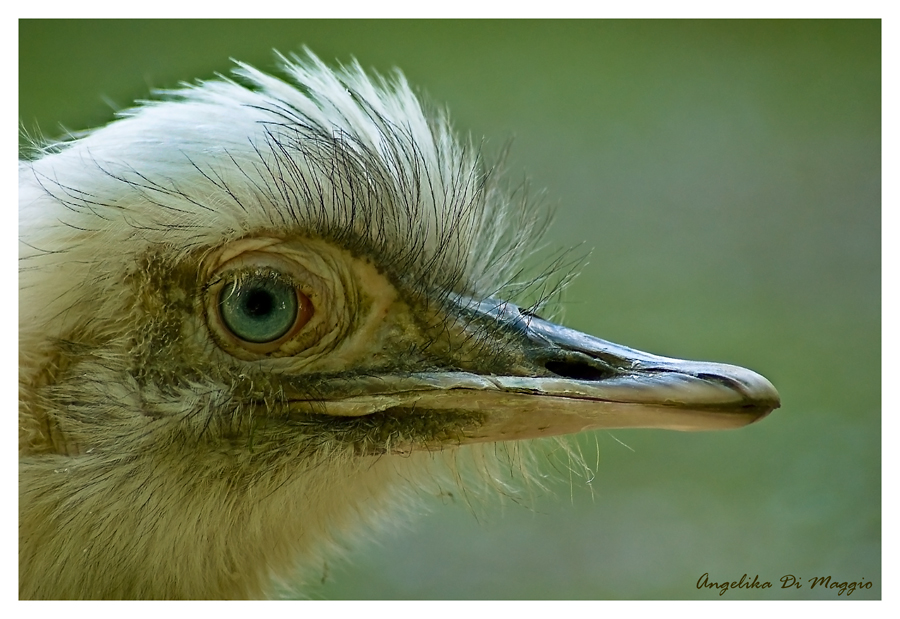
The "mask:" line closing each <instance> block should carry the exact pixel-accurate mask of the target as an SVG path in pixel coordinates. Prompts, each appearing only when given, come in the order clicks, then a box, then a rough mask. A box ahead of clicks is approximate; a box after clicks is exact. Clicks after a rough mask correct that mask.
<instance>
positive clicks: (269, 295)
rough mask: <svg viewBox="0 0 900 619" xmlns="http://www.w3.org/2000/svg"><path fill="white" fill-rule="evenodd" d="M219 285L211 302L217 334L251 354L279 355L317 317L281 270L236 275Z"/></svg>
mask: <svg viewBox="0 0 900 619" xmlns="http://www.w3.org/2000/svg"><path fill="white" fill-rule="evenodd" d="M220 282H221V283H220V284H219V285H218V286H217V288H218V291H217V292H216V293H215V294H214V297H213V299H212V305H213V306H214V317H215V319H216V323H217V326H218V331H219V332H220V333H221V334H222V335H225V336H226V337H227V339H228V340H230V342H231V343H232V344H234V345H237V346H239V347H240V348H243V349H244V350H246V351H248V352H250V353H255V354H269V353H272V352H275V351H277V350H278V349H279V348H280V347H281V346H282V344H284V343H286V342H287V341H289V340H291V339H292V338H293V337H294V336H296V335H297V333H299V332H300V330H302V329H303V327H304V326H305V325H306V324H307V323H309V321H310V319H311V318H312V316H313V314H314V307H313V304H312V302H311V301H310V299H309V297H308V296H306V295H305V294H304V293H303V292H302V291H301V290H300V289H299V288H298V287H297V286H296V285H294V283H293V282H292V281H291V280H290V278H289V277H287V276H286V275H284V274H283V273H281V272H279V271H278V270H275V269H272V268H260V269H256V270H254V271H252V272H249V273H248V272H240V271H236V272H233V273H229V274H226V275H225V276H224V277H222V278H221V280H220Z"/></svg>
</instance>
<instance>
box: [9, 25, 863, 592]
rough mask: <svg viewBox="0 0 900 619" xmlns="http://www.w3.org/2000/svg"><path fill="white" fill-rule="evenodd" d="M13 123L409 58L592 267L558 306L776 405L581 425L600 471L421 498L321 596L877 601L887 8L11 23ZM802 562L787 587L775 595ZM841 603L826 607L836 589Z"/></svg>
mask: <svg viewBox="0 0 900 619" xmlns="http://www.w3.org/2000/svg"><path fill="white" fill-rule="evenodd" d="M19 35H20V40H19V50H20V57H19V62H20V64H19V70H20V73H19V88H20V90H19V119H20V121H21V123H22V125H23V127H24V128H25V129H26V130H28V131H34V129H35V127H39V128H40V130H41V131H42V132H43V134H44V135H46V136H48V137H57V136H59V135H61V134H62V133H63V129H62V128H63V127H65V128H66V129H72V130H77V129H84V128H89V127H91V126H95V125H98V124H102V123H105V122H108V121H109V120H110V119H112V117H113V113H114V110H116V109H121V108H123V107H126V106H128V105H129V103H130V102H131V101H132V100H134V99H140V98H146V97H147V96H148V94H149V92H150V90H151V89H154V88H167V87H173V86H176V85H177V84H178V83H179V82H181V81H184V80H192V79H194V78H209V77H212V76H213V75H214V73H215V72H221V73H226V72H228V71H229V70H230V67H231V63H230V61H229V58H235V59H240V60H243V61H246V62H249V63H251V64H254V65H256V66H258V67H260V68H263V69H267V70H271V69H273V68H274V65H275V60H274V55H273V54H272V51H271V50H272V49H273V48H277V49H278V50H280V51H283V52H290V51H297V50H299V49H300V46H301V45H303V44H306V45H308V46H309V47H310V48H311V49H312V50H313V51H315V52H316V53H317V54H318V55H319V56H321V57H322V58H323V59H325V60H326V61H328V62H333V61H335V60H336V59H337V60H341V61H347V60H349V59H350V58H351V56H355V57H357V58H358V59H359V60H360V62H361V63H362V65H363V66H364V67H367V68H374V69H376V70H378V71H381V72H386V71H389V70H391V69H392V68H393V67H399V68H401V69H402V70H403V71H404V72H405V73H406V75H407V77H408V78H409V80H410V82H411V83H412V84H414V85H416V86H417V87H419V88H420V89H421V91H422V92H423V93H425V94H426V95H427V97H428V98H430V99H431V100H433V101H435V102H438V103H441V104H446V105H447V106H448V107H449V109H450V110H451V112H452V115H453V118H454V119H455V123H456V126H457V127H458V128H459V129H460V130H461V131H463V132H471V134H473V135H474V136H479V137H480V136H485V137H486V139H487V141H486V145H485V148H486V151H487V152H488V153H496V152H497V151H499V150H500V149H501V148H502V146H503V145H504V144H505V143H506V141H507V140H508V139H509V138H510V137H514V142H513V148H512V155H511V157H510V166H509V167H510V170H511V171H512V174H513V175H514V177H516V178H521V177H523V175H524V174H525V172H526V171H527V173H528V175H529V176H530V178H531V179H532V185H533V186H534V187H535V188H546V190H547V193H546V195H547V198H546V201H547V203H548V204H549V205H550V206H553V207H556V208H557V217H556V220H555V223H554V225H553V227H552V229H551V230H550V232H549V246H550V248H551V249H560V248H567V247H571V246H575V245H577V244H579V243H581V242H585V243H586V247H588V248H593V252H592V254H591V257H590V259H589V264H588V265H587V266H586V267H585V268H584V269H583V272H582V274H581V276H580V277H579V278H578V279H576V280H575V282H574V283H573V284H572V285H571V286H570V287H569V288H568V289H567V291H566V293H565V296H564V310H565V322H566V324H568V325H569V326H572V327H575V328H578V329H581V330H584V331H588V332H590V333H593V334H595V335H599V336H601V337H604V338H606V339H610V340H613V341H616V342H620V343H624V344H628V345H630V346H633V347H637V348H642V349H644V350H650V351H653V352H656V353H660V354H665V355H672V356H680V357H686V358H695V359H707V360H717V361H725V362H730V363H735V364H739V365H745V366H748V367H751V368H753V369H756V370H758V371H760V372H762V373H763V374H765V375H766V376H767V377H768V378H769V379H770V380H772V382H773V383H774V384H775V385H776V386H777V387H778V389H779V390H780V392H781V394H782V397H783V407H782V408H781V409H780V410H778V411H776V412H775V413H774V414H772V415H771V416H770V417H769V418H767V419H766V420H764V421H763V422H761V423H759V424H757V425H754V426H752V427H748V428H745V429H741V430H738V431H729V432H721V433H707V434H682V433H674V432H664V431H625V430H622V431H613V432H596V433H593V434H591V435H588V436H583V437H581V438H580V439H579V445H580V446H581V447H582V449H583V450H584V452H585V453H586V459H587V460H589V461H590V462H591V463H592V464H594V463H595V461H598V467H597V468H598V470H597V474H596V477H595V478H594V479H593V480H592V481H590V482H588V481H587V480H584V479H580V478H577V477H576V478H574V479H573V480H570V479H569V476H568V474H567V473H566V472H565V471H563V472H560V471H559V470H556V469H557V468H558V467H554V466H553V465H552V464H549V463H548V464H547V465H546V467H545V468H546V471H545V472H546V473H547V474H548V475H549V476H550V477H551V480H552V481H551V482H550V491H549V492H544V493H540V494H538V495H537V496H532V495H530V494H527V495H526V496H525V497H524V498H523V500H522V501H521V503H523V504H524V505H520V504H517V502H516V501H505V502H501V501H500V500H491V499H489V500H486V501H484V502H479V504H478V505H476V506H475V507H474V508H473V507H470V506H467V505H466V504H465V502H464V501H461V500H459V499H457V500H454V499H452V498H448V497H443V498H438V497H429V496H428V495H427V494H423V496H422V506H421V511H423V512H429V513H427V514H426V515H423V516H422V517H419V518H409V519H406V518H404V519H403V520H402V522H399V523H397V525H396V526H392V527H390V528H389V530H388V531H387V532H386V533H385V534H384V535H380V536H379V537H377V538H376V539H372V540H368V541H367V540H363V541H362V542H361V543H358V544H355V545H354V546H353V548H352V550H351V551H350V552H349V553H348V557H349V560H347V561H338V562H336V563H330V564H329V566H328V568H327V570H323V572H322V575H321V576H322V578H321V582H317V583H316V584H314V585H313V586H312V587H309V588H307V589H305V590H304V591H302V592H299V593H296V595H300V596H307V597H312V598H501V599H506V598H529V599H531V598H595V599H596V598H599V599H607V598H613V599H622V598H624V599H630V598H640V599H648V598H650V599H653V598H689V599H695V598H700V599H708V598H717V597H718V595H717V594H718V591H717V590H712V591H710V590H703V591H699V590H698V589H697V588H696V582H697V580H698V578H699V577H700V576H701V575H702V574H704V573H707V572H708V573H709V574H710V577H711V579H712V580H717V581H725V580H736V579H739V578H740V577H741V576H742V575H743V574H745V573H746V574H748V575H749V576H750V577H751V578H752V577H753V576H754V575H757V574H758V575H759V577H760V580H769V581H771V582H772V583H773V585H774V586H773V588H771V589H766V590H752V591H747V590H744V589H741V590H737V591H729V592H728V593H726V594H725V596H723V597H724V598H725V599H762V598H769V599H803V598H824V599H836V598H837V597H838V596H837V592H836V591H835V590H831V591H826V590H823V589H822V588H821V587H819V588H817V589H814V590H810V589H809V585H808V582H807V579H809V578H812V577H815V576H829V575H830V576H831V577H832V579H837V580H838V581H853V580H855V581H860V580H862V581H865V582H871V583H872V585H873V586H872V588H871V589H868V590H863V591H857V592H855V593H854V594H853V596H852V597H853V599H860V598H879V597H880V596H881V532H880V531H881V495H880V488H881V472H880V463H881V440H880V439H881V433H880V408H881V406H880V369H881V366H880V278H881V266H880V236H881V235H880V200H881V188H880V183H881V176H880V168H881V155H880V151H881V104H880V99H881V85H880V74H881V58H880V49H881V25H880V23H879V22H877V21H791V22H783V21H782V22H770V21H762V22H722V21H605V22H596V21H579V22H570V21H553V22H548V21H529V22H497V21H480V22H471V21H450V22H446V21H428V22H423V21H387V22H371V21H179V22H174V21H141V22H134V21H81V22H71V21H70V22H60V21H22V22H20V26H19ZM785 574H793V575H795V576H797V577H799V578H800V579H802V581H803V585H804V588H803V589H800V590H797V589H784V590H783V589H781V588H780V582H779V581H778V579H779V578H781V577H782V576H783V575H785ZM844 597H845V596H842V597H841V599H844Z"/></svg>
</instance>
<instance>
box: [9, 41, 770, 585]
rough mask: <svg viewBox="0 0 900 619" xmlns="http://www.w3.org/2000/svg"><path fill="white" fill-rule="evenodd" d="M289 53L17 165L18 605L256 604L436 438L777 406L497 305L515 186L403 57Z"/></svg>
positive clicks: (509, 245)
mask: <svg viewBox="0 0 900 619" xmlns="http://www.w3.org/2000/svg"><path fill="white" fill-rule="evenodd" d="M284 70H285V74H286V75H287V81H281V80H279V79H276V78H274V77H271V76H268V75H265V74H263V73H260V72H258V71H256V70H255V69H252V68H250V67H248V66H245V65H241V66H240V67H239V68H238V69H237V70H236V76H237V77H236V79H237V80H238V81H226V80H216V81H211V82H205V83H201V84H198V85H197V86H193V87H187V88H184V89H182V90H179V91H175V92H171V93H167V95H166V96H165V98H164V100H162V101H157V102H151V103H145V104H143V105H142V106H141V107H139V108H136V109H134V110H131V111H127V112H125V113H123V114H121V118H120V119H119V120H117V121H115V122H113V123H111V124H110V125H109V126H106V127H103V128H101V129H98V130H95V131H92V132H89V133H86V134H85V135H83V136H79V137H77V138H76V139H73V140H71V141H69V142H66V143H62V144H55V145H49V146H44V147H42V149H41V151H40V152H38V153H37V154H36V156H35V157H33V158H32V159H31V160H28V161H23V162H21V163H20V167H19V200H20V208H19V218H20V229H19V233H20V248H21V249H20V269H21V270H20V278H19V285H20V291H19V303H20V310H19V312H20V313H19V316H20V318H19V342H20V343H19V355H20V370H19V380H20V390H19V411H20V412H19V427H20V434H19V435H20V498H19V500H20V521H19V561H20V573H19V582H20V595H21V596H22V597H27V598H32V597H39V598H98V597H99V598H186V597H203V598H232V597H257V596H260V595H263V594H265V592H266V591H267V590H268V588H269V585H270V579H271V578H272V576H273V575H279V574H287V573H290V572H291V571H292V570H293V569H294V567H295V566H296V565H297V564H298V563H299V564H302V563H303V562H304V561H307V562H308V561H312V560H316V559H317V557H318V556H319V553H320V551H321V550H322V549H323V548H325V547H326V546H327V542H328V539H329V538H330V536H331V535H332V534H333V532H335V531H338V530H342V529H345V528H352V527H353V526H354V525H355V524H356V523H358V522H360V521H369V520H372V519H373V518H374V517H375V516H376V515H377V514H378V513H380V511H381V510H382V508H383V507H384V505H386V504H387V503H389V502H390V501H389V499H390V498H391V495H392V493H393V491H392V487H393V486H392V483H393V481H395V480H399V479H405V480H414V479H415V478H416V476H417V474H418V473H419V472H420V471H421V469H422V468H423V467H424V466H425V465H426V464H427V462H428V460H430V459H432V458H433V457H434V456H433V454H434V453H435V452H441V453H452V452H454V451H455V450H456V448H457V447H458V446H459V445H463V444H466V443H480V442H489V441H497V440H510V439H520V438H533V437H538V436H548V435H555V434H563V433H568V432H574V431H579V430H582V429H589V428H597V427H623V426H626V427H668V428H674V429H703V428H714V427H736V426H740V425H743V424H745V423H748V422H750V421H753V420H755V419H758V418H759V417H761V416H763V415H765V414H767V413H768V412H769V411H770V410H772V409H773V408H774V407H776V406H777V405H778V398H777V393H776V392H775V391H774V389H773V388H772V386H771V385H770V384H769V383H768V381H766V380H765V379H764V378H762V377H760V376H759V375H756V374H754V373H752V372H750V371H748V370H743V369H741V368H735V367H732V366H723V365H717V364H704V363H690V362H678V361H675V360H671V359H665V358H661V357H655V356H653V355H648V354H646V353H640V352H638V351H633V350H630V349H627V348H624V347H619V346H616V345H614V344H611V343H608V342H604V341H602V340H597V339H596V338H591V337H590V336H585V335H583V334H579V333H577V332H574V331H571V330H568V329H565V328H563V327H557V326H556V325H552V324H551V323H548V322H546V321H544V320H542V319H540V318H538V317H537V316H535V315H534V313H533V311H524V310H519V309H518V308H517V307H516V306H515V305H512V304H510V303H506V302H503V301H497V300H495V298H496V297H497V295H498V294H499V293H501V292H502V291H503V290H504V288H505V287H506V286H507V284H509V283H510V281H511V280H512V278H513V276H514V275H515V274H516V269H517V268H518V267H519V263H520V261H521V257H522V255H523V254H524V252H525V250H526V249H527V248H528V247H530V246H531V245H532V244H533V242H534V240H535V236H536V235H535V234H534V233H533V229H532V226H531V225H530V224H529V223H528V222H530V221H533V216H531V215H529V207H528V206H527V205H526V204H525V203H524V202H523V201H522V199H521V196H515V195H511V194H509V193H508V192H506V191H504V190H503V188H502V185H500V184H498V181H497V180H496V179H495V178H494V175H493V174H492V173H489V172H486V171H485V169H484V167H483V166H482V163H481V162H480V160H479V157H478V154H477V151H476V150H475V149H473V148H472V146H471V145H470V144H464V143H461V142H460V141H459V140H458V139H457V138H456V137H455V136H454V134H453V132H452V130H451V128H450V126H449V123H448V121H447V119H446V117H445V116H444V115H443V114H440V113H437V114H426V112H425V111H424V110H423V107H422V105H421V104H420V102H419V100H418V99H417V97H416V96H415V95H414V94H413V92H412V91H411V90H410V88H409V87H408V86H407V84H406V82H405V80H404V79H403V77H402V76H401V75H399V74H395V75H394V76H393V77H392V78H391V79H390V80H384V79H381V78H371V77H369V76H367V75H366V74H365V73H364V72H363V71H362V70H361V69H360V68H359V66H358V65H355V64H354V65H352V66H349V67H345V68H341V69H339V70H331V69H329V68H328V67H326V66H325V65H324V64H322V63H321V62H320V61H319V60H318V59H316V58H315V57H313V56H312V55H310V56H309V57H308V58H306V59H304V60H294V61H285V65H284ZM507 289H508V287H507ZM469 449H471V448H469Z"/></svg>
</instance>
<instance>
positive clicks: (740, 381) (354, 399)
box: [319, 298, 781, 451]
mask: <svg viewBox="0 0 900 619" xmlns="http://www.w3.org/2000/svg"><path fill="white" fill-rule="evenodd" d="M453 303H454V304H455V305H456V308H455V309H456V310H457V311H458V313H459V314H460V315H463V316H465V317H466V319H467V320H471V321H472V323H475V322H480V323H481V324H485V323H486V322H492V323H494V324H496V325H497V326H498V328H500V329H501V330H502V331H504V332H505V333H507V334H508V335H509V336H510V337H511V338H513V340H515V341H516V342H517V345H518V347H519V349H520V351H522V352H521V353H520V357H521V358H522V359H523V360H522V361H520V362H519V364H518V367H517V370H516V371H515V372H514V374H515V375H506V376H501V375H495V374H488V373H475V372H468V371H466V372H462V371H447V372H440V371H429V372H420V373H411V374H405V375H402V376H378V377H370V378H363V379H357V380H354V381H353V382H354V384H353V385H352V388H350V389H345V390H343V394H344V395H345V396H346V397H336V398H335V399H328V400H326V401H324V402H322V401H320V402H319V404H320V405H321V406H324V410H322V409H319V410H320V412H325V413H326V414H327V415H332V416H341V417H362V416H367V415H371V414H373V413H376V414H379V415H382V414H386V415H390V416H392V417H396V418H398V419H400V418H402V417H403V416H421V415H423V414H427V415H429V416H435V415H445V416H446V417H447V418H448V419H450V418H453V419H454V423H455V426H454V427H455V430H454V432H453V435H452V436H444V437H441V438H440V439H435V440H423V441H414V442H413V444H408V445H406V446H404V447H402V448H401V447H400V446H399V445H396V446H395V449H396V450H397V451H407V450H409V449H413V450H417V449H418V450H420V449H439V448H441V447H443V446H445V445H447V444H465V443H477V442H489V441H491V442H493V441H506V440H520V439H530V438H538V437H545V436H554V435H560V434H571V433H576V432H581V431H584V430H594V429H600V428H662V429H668V430H719V429H726V428H738V427H741V426H745V425H747V424H750V423H753V422H755V421H758V420H759V419H762V418H763V417H765V416H766V415H768V414H769V413H770V412H772V411H773V410H774V409H776V408H778V407H779V406H780V404H781V402H780V398H779V396H778V392H777V391H776V390H775V387H773V386H772V383H770V382H769V381H768V380H766V379H765V378H763V377H762V376H760V375H759V374H757V373H755V372H752V371H751V370H747V369H744V368H741V367H737V366H734V365H726V364H720V363H708V362H698V361H683V360H679V359H670V358H667V357H660V356H657V355H652V354H649V353H645V352H641V351H638V350H634V349H632V348H628V347H626V346H620V345H618V344H614V343H612V342H607V341H605V340H601V339H599V338H596V337H593V336H591V335H587V334H585V333H581V332H578V331H575V330H573V329H569V328H566V327H563V326H560V325H556V324H553V323H551V322H548V321H546V320H543V319H541V318H539V317H537V316H535V315H533V314H530V313H528V312H525V311H523V310H520V309H519V308H518V307H516V306H515V305H513V304H511V303H506V302H501V301H497V300H492V299H489V300H486V301H475V300H472V299H467V298H460V299H457V300H456V301H453ZM345 386H346V387H351V386H350V385H349V384H348V385H345Z"/></svg>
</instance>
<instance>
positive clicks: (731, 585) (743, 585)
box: [697, 572, 872, 597]
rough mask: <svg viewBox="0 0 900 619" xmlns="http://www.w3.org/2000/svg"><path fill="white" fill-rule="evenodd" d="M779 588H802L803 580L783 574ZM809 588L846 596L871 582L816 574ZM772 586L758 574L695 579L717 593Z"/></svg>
mask: <svg viewBox="0 0 900 619" xmlns="http://www.w3.org/2000/svg"><path fill="white" fill-rule="evenodd" d="M779 580H780V581H781V588H782V589H802V588H803V581H802V580H801V579H800V578H798V577H797V576H794V575H793V574H785V575H784V576H782V577H781V578H780V579H779ZM807 582H808V583H809V588H810V589H815V588H816V587H822V588H823V589H836V590H837V591H836V592H837V594H838V595H843V594H844V593H846V594H847V597H850V595H852V594H853V592H854V591H856V590H857V589H871V588H872V583H871V582H869V581H867V580H865V579H861V580H860V581H859V582H847V581H844V582H838V581H837V580H832V579H831V576H816V577H814V578H810V579H809V580H808V581H807ZM771 587H772V583H771V582H769V581H767V580H764V581H760V580H759V576H758V575H757V576H754V577H753V580H750V577H749V576H747V574H744V575H743V576H741V579H740V580H733V581H731V582H729V581H724V582H715V581H712V580H710V577H709V572H707V573H706V574H704V575H703V576H701V577H700V578H699V579H697V588H698V589H718V590H719V595H725V592H726V591H728V590H729V589H770V588H771Z"/></svg>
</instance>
